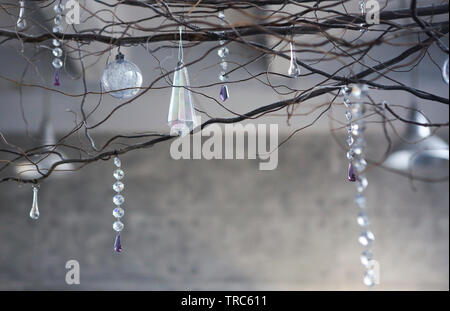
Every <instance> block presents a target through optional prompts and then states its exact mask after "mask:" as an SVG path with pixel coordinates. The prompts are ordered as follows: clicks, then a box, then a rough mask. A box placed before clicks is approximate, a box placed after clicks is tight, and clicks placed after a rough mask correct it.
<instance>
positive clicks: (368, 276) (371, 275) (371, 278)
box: [363, 270, 375, 287]
mask: <svg viewBox="0 0 450 311" xmlns="http://www.w3.org/2000/svg"><path fill="white" fill-rule="evenodd" d="M363 282H364V285H366V286H367V287H373V286H374V285H375V272H374V271H373V270H367V271H366V273H365V274H364V279H363Z"/></svg>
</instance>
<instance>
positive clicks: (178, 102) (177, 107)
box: [167, 28, 196, 136]
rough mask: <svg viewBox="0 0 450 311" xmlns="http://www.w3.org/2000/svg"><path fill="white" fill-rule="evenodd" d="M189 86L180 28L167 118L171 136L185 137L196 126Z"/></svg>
mask: <svg viewBox="0 0 450 311" xmlns="http://www.w3.org/2000/svg"><path fill="white" fill-rule="evenodd" d="M189 86H190V84H189V75H188V71H187V68H186V67H185V66H184V62H183V44H182V39H181V28H180V46H179V54H178V64H177V67H176V68H175V73H174V75H173V86H172V95H171V97H170V106H169V116H168V118H167V122H168V124H169V127H170V133H171V134H175V135H179V136H185V135H187V134H189V133H190V132H191V131H192V130H193V129H194V128H195V126H196V115H195V110H194V103H193V101H192V94H191V91H190V90H189V89H188V88H189Z"/></svg>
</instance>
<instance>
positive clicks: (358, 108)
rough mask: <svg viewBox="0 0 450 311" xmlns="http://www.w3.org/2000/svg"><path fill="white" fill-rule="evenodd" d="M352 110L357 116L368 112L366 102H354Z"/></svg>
mask: <svg viewBox="0 0 450 311" xmlns="http://www.w3.org/2000/svg"><path fill="white" fill-rule="evenodd" d="M351 112H352V115H353V116H354V117H355V118H360V117H362V116H363V115H364V113H366V106H365V105H364V103H354V104H353V105H352V107H351Z"/></svg>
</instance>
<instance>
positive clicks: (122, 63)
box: [102, 52, 142, 99]
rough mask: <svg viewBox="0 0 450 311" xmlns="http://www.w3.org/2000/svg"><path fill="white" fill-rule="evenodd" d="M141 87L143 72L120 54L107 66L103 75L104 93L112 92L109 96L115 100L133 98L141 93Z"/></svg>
mask: <svg viewBox="0 0 450 311" xmlns="http://www.w3.org/2000/svg"><path fill="white" fill-rule="evenodd" d="M141 85H142V73H141V70H140V69H139V68H138V66H136V65H135V64H133V63H132V62H129V61H127V60H125V57H124V55H123V54H122V53H120V52H119V54H117V56H116V59H115V60H114V61H113V62H111V63H109V64H108V65H107V66H106V68H105V70H104V71H103V74H102V87H103V91H104V92H110V93H108V94H109V95H111V96H113V97H115V98H120V99H123V98H129V97H132V96H134V95H136V94H137V93H138V92H139V88H140V87H141ZM114 90H119V91H114ZM111 91H114V92H111Z"/></svg>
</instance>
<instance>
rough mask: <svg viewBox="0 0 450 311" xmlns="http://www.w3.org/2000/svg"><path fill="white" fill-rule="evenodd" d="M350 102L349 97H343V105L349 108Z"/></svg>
mask: <svg viewBox="0 0 450 311" xmlns="http://www.w3.org/2000/svg"><path fill="white" fill-rule="evenodd" d="M351 104H352V103H351V101H350V98H348V97H344V105H345V107H347V108H349V107H350V106H351Z"/></svg>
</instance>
